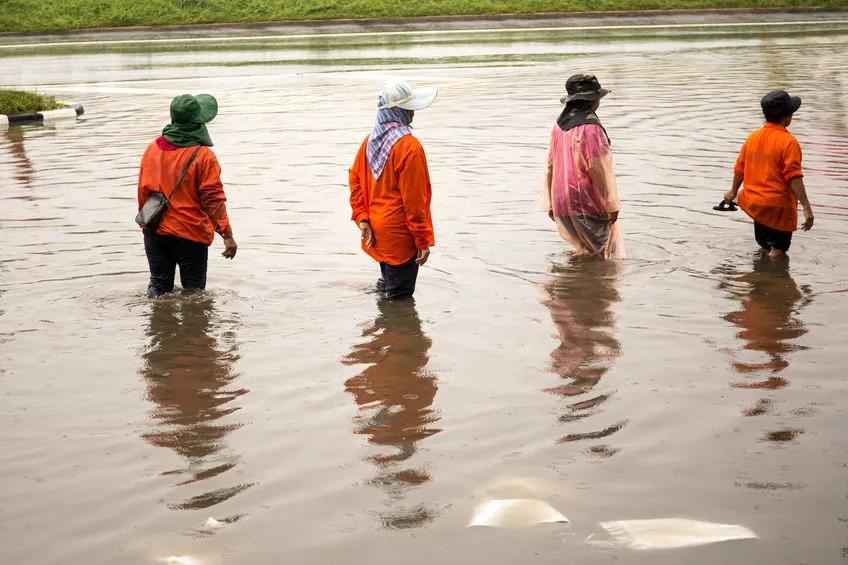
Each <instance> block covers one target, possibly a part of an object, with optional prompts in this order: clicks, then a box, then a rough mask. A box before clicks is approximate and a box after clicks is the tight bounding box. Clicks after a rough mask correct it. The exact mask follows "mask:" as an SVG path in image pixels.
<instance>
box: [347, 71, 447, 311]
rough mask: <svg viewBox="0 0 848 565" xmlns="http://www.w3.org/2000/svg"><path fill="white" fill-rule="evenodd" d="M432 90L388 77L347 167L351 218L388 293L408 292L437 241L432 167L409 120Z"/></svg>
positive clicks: (390, 296) (395, 296) (433, 93)
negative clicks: (372, 117) (374, 116)
mask: <svg viewBox="0 0 848 565" xmlns="http://www.w3.org/2000/svg"><path fill="white" fill-rule="evenodd" d="M436 93H437V90H436V88H435V87H428V88H420V89H417V90H412V88H410V87H409V85H408V84H406V83H404V82H390V83H387V84H386V85H385V86H384V87H383V90H382V92H381V94H380V99H379V103H378V106H377V108H378V110H377V119H376V123H375V124H374V128H373V129H372V130H371V134H370V135H369V136H368V137H367V138H366V139H365V141H363V142H362V145H361V146H360V148H359V152H358V153H357V154H356V159H355V160H354V162H353V166H352V167H351V168H350V174H349V182H350V207H351V209H352V211H353V214H352V216H351V219H353V221H354V222H356V224H357V225H358V226H359V231H360V235H361V238H362V249H363V251H365V253H367V254H368V255H370V256H371V257H372V258H373V259H374V260H375V261H377V262H378V263H379V264H380V275H381V276H380V278H379V280H378V281H377V291H378V292H379V293H380V294H381V295H382V296H383V297H385V298H388V299H398V298H408V297H410V296H412V294H413V293H414V292H415V282H416V280H417V278H418V267H420V266H421V265H423V264H424V263H426V262H427V259H428V258H429V257H430V248H431V247H432V246H433V245H435V238H434V235H433V219H432V216H431V215H430V200H431V198H432V189H431V187H430V173H429V172H428V169H427V158H426V157H425V156H424V149H423V148H422V147H421V143H420V142H419V141H418V140H417V139H416V138H415V137H414V136H413V135H412V130H411V124H412V118H413V115H414V113H415V110H421V109H423V108H426V107H427V106H429V105H430V104H432V103H433V101H434V100H435V99H436Z"/></svg>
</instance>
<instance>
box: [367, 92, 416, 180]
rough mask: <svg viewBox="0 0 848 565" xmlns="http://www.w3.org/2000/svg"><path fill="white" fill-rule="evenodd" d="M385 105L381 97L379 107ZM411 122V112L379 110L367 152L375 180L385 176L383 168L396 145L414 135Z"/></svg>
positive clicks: (395, 109) (388, 109) (369, 137)
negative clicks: (400, 140)
mask: <svg viewBox="0 0 848 565" xmlns="http://www.w3.org/2000/svg"><path fill="white" fill-rule="evenodd" d="M383 104H385V101H384V100H383V98H382V97H381V98H380V102H379V105H380V106H382V105H383ZM411 122H412V112H411V111H410V110H404V109H403V108H385V109H383V110H377V121H376V122H375V123H374V129H372V130H371V135H369V136H368V147H367V148H366V150H365V153H366V156H367V157H368V165H369V166H370V167H371V174H372V175H374V179H375V180H376V179H379V178H380V175H382V174H383V168H384V167H385V166H386V161H387V160H388V158H389V153H391V151H392V147H394V145H395V143H397V142H398V140H399V139H400V138H401V137H403V136H405V135H408V134H411V133H412V126H410V125H409V124H410V123H411Z"/></svg>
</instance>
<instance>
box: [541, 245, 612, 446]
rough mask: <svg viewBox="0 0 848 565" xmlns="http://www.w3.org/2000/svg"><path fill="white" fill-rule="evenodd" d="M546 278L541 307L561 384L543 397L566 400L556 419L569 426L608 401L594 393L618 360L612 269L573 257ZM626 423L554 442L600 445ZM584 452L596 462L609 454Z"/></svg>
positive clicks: (605, 395)
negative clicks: (553, 337)
mask: <svg viewBox="0 0 848 565" xmlns="http://www.w3.org/2000/svg"><path fill="white" fill-rule="evenodd" d="M552 272H553V278H552V279H551V281H550V282H549V283H548V284H547V286H546V287H545V291H546V298H545V300H544V302H543V304H544V305H545V306H546V307H547V308H548V310H550V313H551V318H552V319H553V322H554V325H555V326H556V328H557V332H558V334H559V336H558V337H559V341H560V344H559V346H558V347H557V348H556V349H554V350H553V351H552V352H551V357H552V359H553V370H554V372H556V373H557V374H558V375H559V376H560V377H562V379H563V381H564V382H563V383H562V384H560V385H557V386H554V387H551V388H548V389H545V392H549V393H551V394H555V395H558V396H561V397H563V398H567V399H568V400H569V402H570V403H569V404H567V405H566V410H565V412H564V413H563V414H562V415H561V416H560V418H559V419H560V421H561V422H575V421H579V420H583V419H585V418H588V417H590V416H592V415H594V414H597V413H598V412H599V407H600V406H601V405H602V404H603V403H604V402H606V401H607V399H609V397H610V396H611V395H612V393H611V392H605V393H601V392H600V391H595V388H596V387H597V385H598V382H599V381H600V380H601V378H602V377H603V376H604V375H605V374H606V373H607V372H608V371H609V370H610V368H611V367H612V365H613V363H614V362H615V360H616V359H617V358H618V357H619V356H620V355H621V344H620V343H619V341H618V340H617V339H616V337H615V316H614V314H613V312H612V310H611V305H612V304H613V303H614V302H618V301H619V294H618V290H617V285H618V265H617V264H616V263H614V262H612V261H599V260H596V259H591V258H578V257H575V258H572V259H571V260H570V261H569V263H568V264H566V265H556V264H555V265H554V266H553V268H552ZM584 396H588V397H589V398H584ZM572 400H577V402H572ZM626 423H627V422H626V421H623V422H618V423H616V424H613V425H610V426H605V427H603V428H601V429H598V430H590V431H583V432H579V433H571V434H568V435H565V436H563V437H562V438H560V440H559V441H560V443H564V442H572V441H579V440H587V439H589V440H595V439H602V438H605V437H608V436H610V435H612V434H613V433H615V432H616V431H618V430H620V429H621V428H622V427H624V425H625V424H626ZM589 451H590V452H592V453H596V454H598V455H602V456H609V455H613V454H614V453H615V450H614V449H612V448H610V447H608V446H606V445H595V446H593V447H591V448H590V449H589Z"/></svg>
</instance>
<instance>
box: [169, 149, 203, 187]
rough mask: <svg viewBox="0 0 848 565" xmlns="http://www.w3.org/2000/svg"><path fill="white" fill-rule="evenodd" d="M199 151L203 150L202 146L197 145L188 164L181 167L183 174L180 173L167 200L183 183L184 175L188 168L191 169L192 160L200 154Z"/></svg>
mask: <svg viewBox="0 0 848 565" xmlns="http://www.w3.org/2000/svg"><path fill="white" fill-rule="evenodd" d="M201 149H203V146H202V145H198V146H197V149H195V150H194V153H192V154H191V157H189V159H188V162H187V163H186V164H185V166H184V167H183V172H181V173H180V178H178V179H177V184H175V185H174V189H173V190H172V191H171V194H169V195H168V200H170V199H171V197H172V196H173V195H174V193H175V192H176V191H177V189H178V188H179V187H180V183H181V182H183V179H184V178H185V176H186V173H187V172H188V168H189V167H191V164H192V163H194V158H195V157H197V154H198V153H200V150H201Z"/></svg>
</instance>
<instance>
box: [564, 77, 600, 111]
mask: <svg viewBox="0 0 848 565" xmlns="http://www.w3.org/2000/svg"><path fill="white" fill-rule="evenodd" d="M565 92H566V93H568V95H567V96H563V97H562V98H560V100H559V101H560V102H562V103H563V104H566V103H568V102H571V101H572V100H589V101H594V100H600V99H601V98H603V97H604V96H606V95H607V94H609V93H610V91H609V90H607V89H605V88H601V83H599V82H598V79H597V78H596V77H595V75H584V74H579V75H571V76H570V77H568V80H567V81H565Z"/></svg>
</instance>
